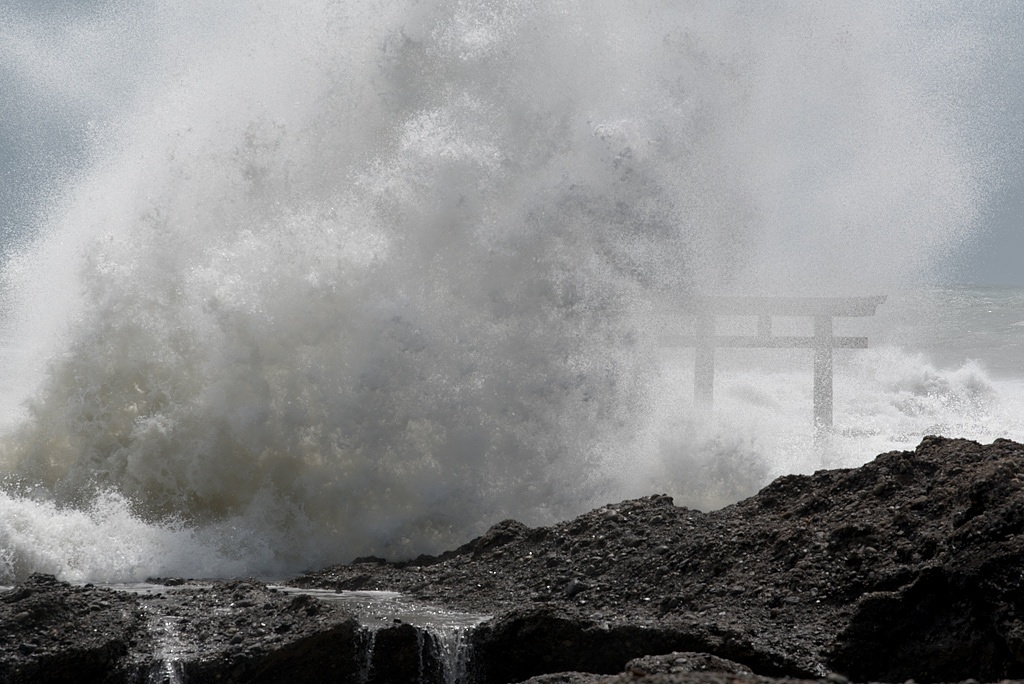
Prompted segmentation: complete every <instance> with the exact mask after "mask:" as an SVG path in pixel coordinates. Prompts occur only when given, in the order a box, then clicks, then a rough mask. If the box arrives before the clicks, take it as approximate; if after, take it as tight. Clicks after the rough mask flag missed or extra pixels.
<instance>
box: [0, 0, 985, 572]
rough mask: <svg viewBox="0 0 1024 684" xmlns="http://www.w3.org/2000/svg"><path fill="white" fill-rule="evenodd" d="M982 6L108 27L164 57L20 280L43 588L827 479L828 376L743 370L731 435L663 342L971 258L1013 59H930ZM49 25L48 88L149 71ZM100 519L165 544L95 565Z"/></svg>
mask: <svg viewBox="0 0 1024 684" xmlns="http://www.w3.org/2000/svg"><path fill="white" fill-rule="evenodd" d="M953 9H954V8H953V7H952V6H950V7H947V8H945V9H935V10H934V12H931V13H929V12H918V11H917V10H916V9H910V8H907V7H903V6H899V7H889V6H886V7H871V8H869V9H867V10H865V8H864V7H863V6H861V5H859V4H854V3H850V4H839V5H834V6H830V8H829V10H828V11H824V10H820V9H817V8H816V7H814V6H810V5H809V6H805V7H775V6H771V7H750V6H748V5H746V4H743V3H735V4H733V3H703V4H702V3H698V4H690V5H687V6H685V7H680V6H678V5H677V4H676V3H665V2H654V1H647V2H639V3H630V4H629V6H628V7H624V6H622V5H621V3H615V2H610V1H597V2H594V1H588V2H580V1H569V0H556V1H555V2H547V3H535V2H529V1H526V0H519V1H508V2H486V3H462V2H459V3H449V2H400V1H385V0H380V1H377V2H369V1H367V2H356V3H340V2H328V1H326V0H325V1H321V2H312V3H301V4H299V3H287V2H286V3H273V4H271V5H263V6H259V7H257V6H237V7H235V6H225V5H223V4H222V3H213V2H206V1H202V0H192V1H190V2H186V3H175V4H174V6H173V7H172V6H170V5H169V4H166V3H161V2H156V1H153V2H144V3H139V4H138V5H137V6H134V7H133V8H125V7H115V6H114V5H111V6H107V7H104V8H102V9H101V10H97V13H96V14H94V15H90V18H89V19H88V22H91V23H89V24H88V26H89V27H90V29H91V30H92V31H94V33H95V35H97V36H125V35H127V36H131V40H128V41H127V42H123V43H118V44H123V45H126V46H127V47H126V49H130V50H133V51H135V52H137V53H138V54H139V55H140V57H144V58H140V59H137V60H135V59H124V60H121V61H118V62H117V64H118V65H119V68H121V69H122V70H123V76H124V79H125V82H126V87H125V88H124V89H118V88H106V89H101V90H100V91H98V92H99V95H97V96H96V98H95V99H96V100H99V102H98V104H96V105H95V108H94V109H93V111H94V112H95V113H96V117H97V119H96V120H95V121H94V122H93V125H92V126H91V127H90V129H89V130H90V133H89V134H88V136H87V139H88V141H89V148H88V149H89V153H88V155H87V157H86V158H84V159H82V160H78V163H77V164H76V165H72V166H71V167H69V171H68V177H67V179H66V181H65V182H64V183H63V184H62V185H60V186H59V187H58V188H57V189H55V190H54V191H53V193H52V196H53V198H54V199H53V200H52V202H50V203H49V205H48V207H47V209H46V212H45V216H44V217H43V219H42V220H41V221H40V222H39V225H38V226H37V228H36V234H37V237H36V238H35V239H34V240H33V241H31V243H30V244H28V245H27V246H24V247H20V248H17V249H12V250H11V253H10V256H9V258H8V259H7V262H6V265H5V270H4V284H5V292H6V293H7V297H8V303H7V304H8V309H9V310H10V314H9V317H8V320H7V321H6V322H5V323H6V329H7V330H8V331H9V332H8V334H7V336H6V340H5V348H4V353H3V358H2V361H3V372H4V377H5V378H9V379H11V382H10V384H8V385H7V386H6V388H5V390H4V396H3V404H4V407H5V411H6V422H7V423H9V429H8V430H7V432H6V434H5V436H4V439H3V441H2V445H0V464H2V467H3V471H4V473H5V478H4V482H5V487H4V493H3V494H2V495H0V496H2V497H3V499H2V501H3V505H4V506H5V507H6V508H7V509H8V510H10V511H14V512H15V515H14V516H12V517H10V518H9V517H7V516H5V517H4V520H3V522H0V539H2V540H3V551H4V553H3V556H2V558H3V559H4V563H5V567H4V574H5V577H10V576H20V575H23V574H24V573H25V572H28V571H30V570H33V569H50V570H51V571H54V572H57V573H58V574H61V575H62V576H65V577H95V576H98V575H103V574H109V575H110V577H111V578H123V577H125V576H126V575H127V576H134V577H136V578H138V579H141V578H143V577H145V576H146V573H152V572H157V573H159V574H190V575H211V574H214V575H232V574H254V573H259V574H281V573H286V572H292V571H295V570H298V569H303V568H307V567H309V566H312V565H318V564H323V563H327V562H332V561H345V560H349V559H351V558H352V557H354V556H358V555H366V554H370V553H375V554H379V555H386V556H391V557H409V556H414V555H416V554H418V553H421V552H436V551H439V550H441V549H442V548H446V547H451V546H453V545H455V544H457V543H460V542H462V541H464V540H465V539H466V538H467V537H469V536H471V535H472V534H475V533H478V532H480V531H482V530H483V529H485V528H486V527H487V526H488V525H489V524H491V523H493V522H495V521H497V520H500V519H502V518H507V517H516V518H519V519H523V520H525V521H526V522H528V523H531V524H537V523H545V522H551V521H552V520H554V519H557V518H560V517H565V516H568V515H571V514H573V513H576V512H579V511H580V510H582V509H584V508H586V507H589V506H592V505H595V504H598V503H604V502H605V501H607V500H609V499H617V498H623V497H625V496H630V495H633V494H638V493H646V492H649V491H650V490H651V488H652V487H656V488H658V489H666V488H669V489H672V488H675V489H677V490H680V491H683V492H685V491H693V492H699V491H701V490H703V489H707V488H706V487H705V479H704V475H703V474H702V471H701V470H700V467H699V466H700V464H707V463H712V462H714V459H717V458H718V456H719V455H721V454H722V453H734V454H735V456H736V458H735V459H733V461H734V462H735V463H736V464H737V467H736V468H734V469H731V470H730V469H727V471H726V472H724V473H723V474H722V479H723V481H724V484H723V487H722V488H721V489H722V491H723V494H722V496H721V497H719V499H720V500H718V499H716V501H704V502H703V503H704V505H708V504H714V503H720V502H721V501H727V500H729V499H730V498H735V497H736V496H738V495H739V494H740V492H741V491H746V490H747V489H751V488H755V487H756V486H758V485H759V484H761V483H762V478H761V476H760V475H761V473H763V474H764V476H765V477H767V476H768V475H769V474H771V473H776V472H780V471H791V470H794V469H806V468H808V467H813V466H814V465H817V464H820V462H821V460H820V457H819V455H817V454H816V452H815V451H814V449H813V448H811V447H808V446H806V445H804V444H803V441H804V437H803V435H804V434H805V433H804V432H802V431H797V432H793V431H792V430H790V429H789V426H790V425H791V422H790V421H796V420H802V417H798V418H793V417H792V416H796V415H797V414H796V413H795V411H794V410H792V407H794V406H798V405H800V404H801V402H802V401H803V397H802V395H803V394H805V393H806V392H805V390H803V389H800V387H801V385H799V384H798V381H794V382H792V383H790V382H786V383H785V389H784V392H788V393H790V394H791V395H792V397H786V396H782V397H779V396H777V395H776V396H774V398H773V395H772V392H770V391H766V390H765V386H764V382H759V381H757V379H756V377H755V378H754V379H753V380H744V381H742V382H746V383H748V385H750V387H748V388H747V389H743V390H738V391H732V390H729V389H727V390H726V391H725V392H723V396H725V397H729V396H730V395H731V396H734V397H740V399H741V401H740V408H739V409H737V408H736V407H735V404H733V405H732V407H730V404H729V403H728V399H727V400H726V401H725V402H724V403H723V405H722V407H721V409H720V412H719V416H718V417H717V418H716V419H715V420H716V421H717V422H715V423H714V424H711V425H705V424H700V423H697V422H695V421H694V419H693V418H692V412H691V411H690V405H689V399H687V398H686V397H685V396H684V395H682V394H680V392H683V391H685V390H684V389H680V388H685V382H676V381H675V380H674V379H673V378H674V377H682V376H683V375H684V372H682V371H679V369H678V368H676V369H675V370H673V369H672V368H671V363H672V361H671V360H668V361H666V358H665V357H664V353H663V352H661V351H660V350H659V349H658V345H657V339H658V335H659V334H660V332H661V327H662V325H661V323H662V321H663V317H664V315H665V313H666V312H667V313H668V314H671V311H672V307H673V305H674V303H676V302H678V301H679V300H681V299H684V298H685V297H686V296H687V295H689V294H691V293H695V292H713V293H721V292H738V293H750V292H755V293H761V292H765V291H771V292H772V293H775V294H786V293H797V294H849V293H869V294H875V293H876V290H877V289H878V288H880V287H889V286H896V285H913V284H915V283H918V282H920V281H921V280H922V279H924V278H925V277H926V276H928V275H929V274H931V273H933V272H934V271H935V270H936V269H941V268H942V265H943V263H944V259H945V256H946V255H947V254H948V253H949V251H950V250H951V249H953V248H955V247H956V246H957V245H958V244H960V243H962V242H963V241H964V240H966V239H968V238H969V236H970V231H971V228H972V226H973V225H974V221H975V217H976V211H977V203H978V201H979V182H980V176H979V172H980V162H979V160H978V159H976V158H975V156H973V154H972V152H971V150H972V148H971V146H970V144H969V143H970V137H969V136H968V135H967V134H966V133H964V132H963V130H962V129H961V128H958V127H957V125H956V124H957V122H958V121H959V120H960V119H959V117H960V112H959V111H958V110H957V106H958V105H956V104H955V102H956V99H957V98H954V97H950V98H948V99H947V100H946V101H945V102H944V104H943V106H942V107H937V103H936V99H935V96H934V94H935V92H936V91H944V92H945V91H950V92H953V91H957V90H958V89H962V88H965V87H967V86H968V85H969V84H970V78H969V77H970V73H969V65H970V64H971V62H970V60H966V59H963V60H961V59H959V58H961V57H965V56H966V55H971V54H981V52H983V49H984V48H985V45H984V44H983V43H982V42H981V41H980V40H979V37H978V36H975V35H973V34H971V33H970V32H968V31H962V32H950V33H948V34H945V33H942V34H935V33H933V32H932V31H931V30H930V29H932V28H934V27H935V25H936V24H937V22H941V16H942V12H944V11H946V10H950V11H952V10H953ZM61 21H65V22H72V21H86V19H82V18H81V17H72V18H67V17H65V18H63V19H62V20H61ZM35 27H36V24H34V23H33V21H30V20H29V19H23V20H20V19H18V17H17V15H15V21H13V22H8V23H6V24H5V26H4V28H3V29H2V31H3V35H4V37H12V38H18V39H19V41H18V42H17V44H18V45H20V46H22V47H23V48H24V54H23V55H22V56H21V57H19V59H17V60H15V61H13V62H12V64H14V67H12V68H14V69H20V70H21V71H20V72H19V75H20V76H21V78H23V79H25V80H26V81H27V82H31V83H33V84H35V86H36V87H37V88H40V89H44V90H47V92H49V93H50V94H51V95H52V96H53V97H55V98H60V97H62V96H63V95H64V94H65V92H66V91H67V92H70V91H71V90H72V89H75V88H78V87H79V82H78V80H77V79H74V78H67V77H66V74H69V73H70V74H76V73H81V72H82V68H81V64H83V63H84V64H93V65H97V64H100V63H101V61H100V60H99V55H101V54H106V53H105V47H101V46H106V45H108V44H110V43H109V41H104V40H95V41H94V42H88V41H86V42H82V43H76V45H78V52H76V53H74V54H66V53H60V55H62V56H59V64H58V65H57V66H60V67H63V68H65V71H63V72H61V71H60V70H59V69H57V70H56V72H53V71H52V70H51V72H47V73H48V74H50V75H51V76H52V75H53V73H62V74H64V75H65V77H63V78H57V77H47V78H42V77H41V76H39V77H37V76H36V75H35V74H36V72H35V71H33V70H32V69H33V68H34V67H33V65H34V61H33V55H35V56H36V57H38V56H40V55H39V54H38V51H40V50H41V47H40V45H42V44H39V43H34V42H33V40H32V38H33V37H34V36H35V35H36V34H35V33H34V32H35V31H37V29H36V28H35ZM940 36H941V40H939V37H940ZM940 43H941V47H942V51H941V52H940V51H938V50H937V46H938V45H939V44H940ZM10 44H14V43H10ZM33 45H36V46H37V47H35V48H33ZM908 46H909V47H908ZM33 49H35V50H36V51H37V52H33ZM19 54H21V53H19ZM26 55H27V56H26ZM962 65H965V66H962ZM86 73H88V72H87V70H86ZM89 78H99V77H97V76H89ZM104 82H107V81H106V80H104ZM75 92H78V91H77V90H75ZM676 363H678V361H676ZM683 363H685V361H684V362H683ZM778 363H780V362H779V361H772V362H771V364H772V365H770V366H769V368H770V369H774V368H778V367H779V366H778V365H777V364H778ZM782 363H783V364H784V363H785V362H782ZM666 366H668V369H667V370H666ZM783 367H785V366H783ZM723 372H724V373H727V372H728V371H727V370H725V371H723ZM723 377H726V376H723ZM759 377H761V379H762V380H767V381H770V380H772V379H773V378H777V377H780V376H773V375H772V374H771V373H769V374H767V375H761V376H759ZM791 377H794V376H786V378H791ZM837 382H840V383H841V378H840V380H839V381H837ZM841 391H842V390H841V389H840V390H838V391H837V392H841ZM743 397H746V399H743ZM837 397H839V398H838V399H837V400H841V395H839V394H838V393H837ZM773 401H774V402H777V408H778V409H779V410H778V411H773V412H770V413H766V412H760V413H757V412H755V413H754V414H751V413H750V412H748V411H747V410H746V408H745V404H755V405H758V404H759V405H761V406H763V407H770V406H769V405H770V404H771V403H772V402H773ZM779 416H782V417H781V418H780V417H779ZM837 422H841V421H837ZM801 430H802V428H801ZM691 433H692V434H699V435H704V436H705V437H703V438H701V439H698V440H697V441H695V442H692V443H690V444H682V443H681V442H680V441H679V436H680V435H687V434H691ZM776 435H781V436H776ZM695 445H696V446H695ZM790 447H792V448H790ZM680 450H688V452H689V453H691V454H692V455H693V458H691V459H690V462H691V463H694V464H695V467H694V468H688V467H683V466H681V465H680V464H685V463H686V462H687V461H686V459H679V458H678V454H679V453H680ZM868 456H870V454H868V453H865V454H861V457H862V458H866V457H868ZM744 464H748V465H751V466H752V467H746V465H744ZM740 471H744V472H747V473H748V474H749V481H746V482H740V483H738V484H736V483H735V482H734V481H733V480H732V479H730V477H731V476H730V472H740ZM666 476H668V477H667V478H666ZM97 502H99V503H97ZM104 502H119V503H117V504H116V505H115V506H114V509H116V510H117V513H116V514H115V515H112V516H107V517H104V516H96V515H95V514H93V513H90V511H95V510H97V506H99V507H100V508H103V507H104V506H108V504H105V503H104ZM680 502H681V503H684V502H686V501H685V497H683V500H681V501H680ZM697 503H700V502H699V501H698V502H697ZM108 507H109V506H108ZM118 507H119V508H118ZM43 511H49V512H50V513H49V516H50V517H49V518H47V517H46V515H44V514H42V512H43ZM76 516H77V517H76ZM82 516H84V517H82ZM13 519H19V520H22V521H23V522H21V523H17V522H11V520H13ZM71 519H75V520H81V521H83V522H84V523H85V526H86V527H88V528H89V529H91V530H92V533H91V534H92V536H91V537H90V538H94V539H97V540H102V539H104V538H108V539H115V540H118V541H117V542H116V543H118V544H139V545H140V546H141V547H147V548H140V549H139V551H138V555H134V554H126V557H125V559H124V561H123V562H120V563H119V562H117V560H116V558H117V556H109V555H108V556H104V557H96V558H92V557H90V556H88V554H86V555H85V556H83V555H81V554H78V553H77V552H74V551H73V550H71V547H74V544H73V543H72V544H71V545H70V547H69V542H68V541H66V540H65V539H64V534H65V532H64V530H63V528H62V527H61V522H60V521H62V520H71ZM127 521H132V523H131V524H133V525H136V526H137V527H131V525H128V527H131V529H130V530H128V529H127V528H125V527H123V526H122V523H124V524H128V522H127ZM90 526H91V527H90ZM26 530H29V534H27V535H26V534H25V532H26ZM168 535H169V536H170V537H171V538H173V539H174V540H175V541H174V542H173V543H172V544H170V545H165V544H164V542H163V541H162V540H163V539H165V538H166V537H167V536H168ZM86 536H87V537H88V536H89V535H86ZM30 539H31V540H32V541H29V540H30ZM47 540H49V541H47ZM127 540H132V541H127ZM139 540H141V541H139ZM147 540H151V541H152V544H150V542H149V541H147ZM97 543H98V544H99V546H98V547H97V548H100V549H102V548H104V546H105V544H106V542H102V541H99V542H97ZM147 545H148V546H147ZM186 548H187V549H190V550H189V551H188V552H187V553H186V552H185V550H184V549H186ZM101 556H102V554H101ZM111 558H114V559H115V560H114V561H111V560H110V559H111ZM197 566H198V567H197ZM154 568H156V570H154ZM240 568H244V569H240ZM161 569H162V570H161Z"/></svg>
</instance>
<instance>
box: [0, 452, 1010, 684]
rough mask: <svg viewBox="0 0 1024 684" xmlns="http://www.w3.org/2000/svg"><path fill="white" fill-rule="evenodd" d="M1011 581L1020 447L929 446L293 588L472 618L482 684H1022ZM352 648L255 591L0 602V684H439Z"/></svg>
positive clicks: (488, 539)
mask: <svg viewBox="0 0 1024 684" xmlns="http://www.w3.org/2000/svg"><path fill="white" fill-rule="evenodd" d="M1021 567H1024V446H1022V445H1020V444H1016V443H1013V442H1009V441H1006V440H997V441H996V442H994V443H993V444H991V445H987V446H983V445H979V444H977V443H974V442H969V441H965V440H950V439H940V438H934V437H930V438H926V439H925V440H924V441H923V442H922V443H921V444H920V446H918V448H917V449H915V450H914V451H909V452H891V453H887V454H883V455H881V456H878V457H877V458H876V459H875V460H873V461H872V462H871V463H868V464H866V465H864V466H863V467H860V468H856V469H847V470H832V471H821V472H818V473H815V474H813V475H809V476H787V477H783V478H780V479H778V480H776V481H775V482H773V483H772V484H771V485H769V486H768V487H766V488H765V489H764V490H763V491H761V492H760V493H759V494H758V495H757V496H754V497H752V498H750V499H747V500H745V501H742V502H740V503H738V504H735V505H733V506H730V507H728V508H725V509H722V510H720V511H715V512H712V513H702V512H699V511H694V510H689V509H686V508H680V507H676V506H674V505H673V503H672V501H671V499H669V498H668V497H664V496H651V497H645V498H643V499H637V500H632V501H624V502H621V503H616V504H611V505H608V506H605V507H603V508H600V509H598V510H595V511H591V512H590V513H587V514H585V515H581V516H579V517H578V518H575V519H573V520H568V521H565V522H563V523H560V524H558V525H554V526H552V527H546V528H536V529H531V528H528V527H526V526H524V525H522V524H520V523H517V522H515V521H504V522H500V523H498V524H496V525H495V526H494V527H492V528H491V529H490V530H489V531H488V532H487V533H486V534H484V535H483V536H481V537H479V538H478V539H475V540H472V541H470V542H468V543H466V544H465V545H463V546H461V547H460V548H458V549H455V550H454V551H449V552H446V553H444V554H442V555H440V556H437V557H428V556H421V557H419V558H416V559H414V560H411V561H405V562H401V563H389V562H385V561H382V560H381V559H377V558H364V559H359V560H358V561H357V562H353V563H352V564H349V565H343V566H336V567H332V568H328V569H326V570H324V571H321V572H317V573H310V574H308V575H304V576H302V577H300V578H296V579H295V580H294V581H293V582H292V583H293V584H294V585H296V586H303V587H309V588H322V589H386V590H393V591H401V592H404V593H405V594H407V595H409V596H411V597H413V598H415V599H416V600H419V601H422V602H426V603H431V604H435V605H439V606H444V607H447V608H451V609H462V610H468V611H471V612H475V613H485V614H490V615H493V616H494V618H493V619H492V620H489V621H488V622H485V623H484V624H482V625H481V626H480V627H478V628H477V629H476V631H475V632H474V633H473V635H472V637H471V644H472V648H473V652H472V657H471V659H470V662H471V668H470V673H471V676H472V678H473V679H474V680H475V681H477V682H481V683H486V684H490V683H492V682H493V683H499V682H501V683H504V682H516V681H523V680H528V679H529V678H531V677H533V678H535V679H533V680H532V681H535V682H617V681H635V680H636V679H638V678H640V679H643V681H645V682H719V681H721V682H726V681H729V682H749V683H750V684H753V683H754V682H762V683H763V682H769V681H772V680H771V679H770V677H791V678H798V679H807V680H815V681H819V682H822V683H823V684H848V683H849V681H891V682H902V681H905V680H907V679H911V678H913V679H915V680H916V681H918V682H929V681H963V680H968V679H971V678H973V679H974V680H977V681H998V680H1001V679H1019V678H1024V618H1022V616H1024V587H1022V584H1024V575H1022V571H1021ZM169 634H170V636H174V635H177V636H179V637H180V639H179V641H178V642H175V641H174V639H170V640H168V635H169ZM369 642H370V639H369V638H368V632H367V631H366V630H365V629H363V628H361V627H360V626H359V624H358V623H357V622H356V621H355V620H354V619H353V618H352V616H350V615H348V614H347V613H345V611H344V610H343V609H341V608H339V607H338V606H337V605H336V604H332V603H325V602H320V601H319V600H317V599H315V598H313V597H309V596H295V595H290V594H285V593H284V592H281V591H277V590H275V589H273V588H271V587H267V586H266V585H263V584H261V583H259V582H254V581H233V582H217V583H212V584H210V585H208V586H196V585H194V584H188V583H186V584H182V585H180V586H176V587H168V588H166V589H165V590H164V591H163V592H161V594H160V595H159V596H134V595H130V594H124V593H119V592H112V591H109V590H105V589H99V588H96V587H70V586H68V585H66V584H62V583H59V582H56V581H54V580H53V579H52V578H46V577H42V576H33V577H31V578H29V579H28V580H27V581H26V582H24V583H22V584H19V585H18V586H17V587H15V588H13V589H12V590H11V591H9V592H7V593H5V594H0V681H3V682H8V681H10V682H30V681H31V682H36V681H47V682H62V681H75V682H89V681H97V682H121V681H124V682H129V681H131V682H134V681H141V680H140V677H143V678H145V677H150V676H151V675H153V673H154V672H157V673H158V672H159V668H161V667H163V668H166V667H168V662H171V660H173V661H174V662H176V663H177V665H175V666H176V667H179V668H180V669H181V672H182V674H183V675H185V676H186V677H187V681H190V682H207V681H209V682H213V681H220V682H231V681H239V682H241V681H247V682H248V681H258V682H272V681H297V682H304V681H323V680H324V677H325V676H327V677H329V678H330V679H333V680H336V681H350V680H355V679H364V680H367V681H369V682H378V681H379V682H384V681H395V682H399V681H416V680H418V679H422V680H424V681H441V680H442V675H443V668H442V667H441V666H440V664H439V663H438V662H437V661H436V658H435V659H434V660H433V661H432V660H431V657H432V656H431V651H430V649H429V648H428V646H429V643H430V639H429V638H428V637H425V636H424V635H423V634H422V633H420V632H417V631H416V630H415V629H413V628H411V627H410V626H409V625H405V624H401V623H398V624H394V625H391V626H388V627H386V628H385V629H383V630H381V631H378V632H376V633H375V635H374V636H373V642H374V649H373V650H372V651H371V650H369V649H368V646H369ZM168 643H171V644H173V643H180V644H187V645H188V646H182V647H181V651H182V652H181V653H177V654H174V655H175V658H176V660H174V659H173V658H172V659H171V660H168V659H167V658H165V657H163V656H164V655H167V654H166V653H164V654H161V649H163V650H164V651H167V649H168V646H167V644H168ZM189 649H191V650H189ZM694 654H696V655H694ZM690 662H692V663H697V664H698V665H696V666H694V667H689V666H688V665H687V663H690ZM154 668H156V669H154ZM702 668H703V669H702ZM154 681H159V676H157V677H156V679H155V680H154Z"/></svg>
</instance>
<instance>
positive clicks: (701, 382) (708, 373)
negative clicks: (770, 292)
mask: <svg viewBox="0 0 1024 684" xmlns="http://www.w3.org/2000/svg"><path fill="white" fill-rule="evenodd" d="M885 299H886V298H885V296H879V297H696V298H694V299H692V300H691V301H690V304H689V306H687V307H686V311H688V312H690V313H692V314H693V316H694V334H693V335H689V336H676V337H669V338H666V341H667V343H668V344H670V345H672V346H687V347H693V348H694V350H695V353H694V368H693V394H694V400H695V402H696V403H697V404H698V405H700V406H703V407H705V408H707V409H710V408H711V404H712V401H713V398H714V381H715V348H716V347H746V348H752V347H773V348H788V349H801V348H802V349H813V350H814V427H815V429H816V430H821V429H828V428H831V427H832V350H833V349H836V348H839V349H866V348H867V346H868V338H866V337H835V336H834V335H833V334H832V319H833V318H834V317H836V316H844V317H865V316H874V315H875V309H876V308H878V305H879V304H881V303H882V302H884V301H885ZM716 316H757V317H758V318H757V334H756V335H717V334H716V333H715V317H716ZM772 316H810V317H812V318H813V319H814V334H813V335H812V336H810V337H801V336H786V337H779V336H772Z"/></svg>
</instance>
